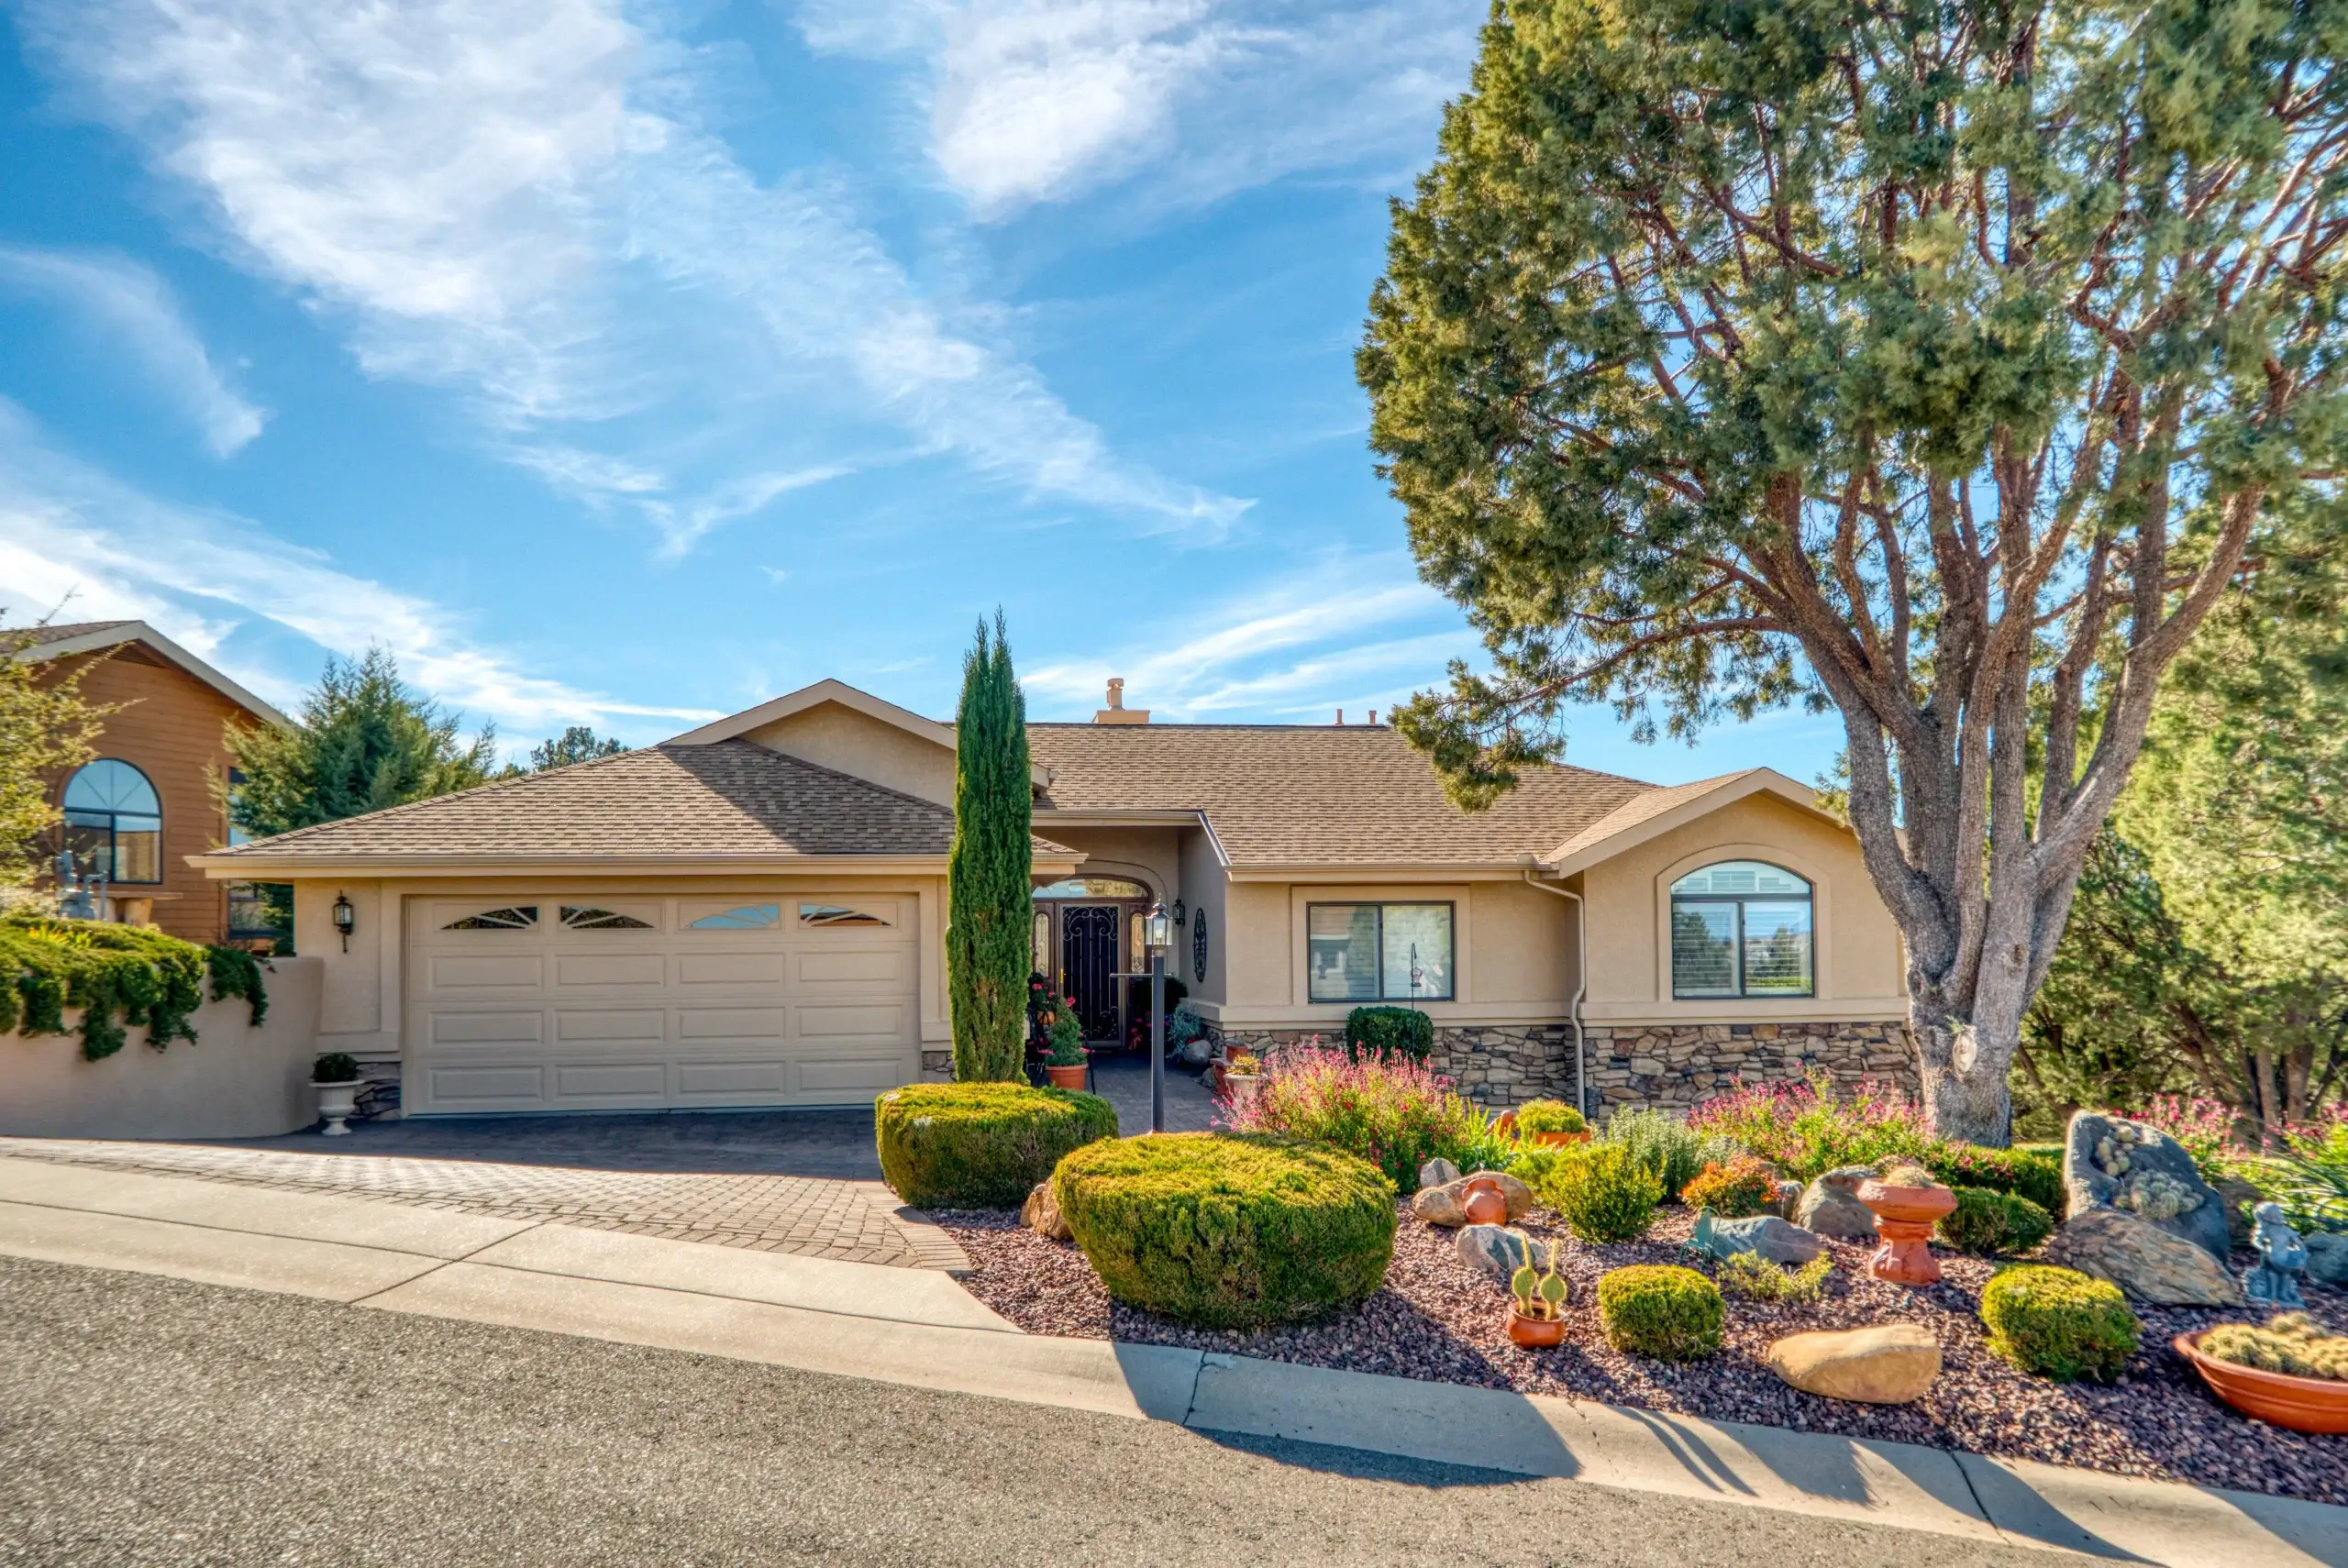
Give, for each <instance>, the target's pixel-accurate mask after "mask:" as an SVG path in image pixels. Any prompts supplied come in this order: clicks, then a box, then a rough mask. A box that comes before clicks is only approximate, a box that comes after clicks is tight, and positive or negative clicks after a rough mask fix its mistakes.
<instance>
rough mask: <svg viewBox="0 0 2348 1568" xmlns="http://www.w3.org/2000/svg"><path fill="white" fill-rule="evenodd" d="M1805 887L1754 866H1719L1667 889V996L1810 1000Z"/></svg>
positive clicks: (1812, 971)
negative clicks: (1669, 964) (1669, 980)
mask: <svg viewBox="0 0 2348 1568" xmlns="http://www.w3.org/2000/svg"><path fill="white" fill-rule="evenodd" d="M1813 936H1814V930H1813V925H1812V919H1811V887H1810V884H1809V883H1808V882H1805V881H1804V880H1802V879H1801V878H1800V877H1797V876H1795V875H1794V874H1793V873H1792V872H1790V871H1787V870H1782V869H1780V868H1779V867H1775V866H1769V865H1766V864H1764V863H1763V862H1761V861H1758V860H1723V861H1722V862H1721V863H1720V864H1718V865H1716V866H1707V867H1704V868H1703V869H1702V870H1700V871H1691V872H1689V874H1688V875H1687V876H1685V877H1682V878H1679V880H1678V881H1677V882H1674V883H1673V884H1672V885H1671V994H1672V996H1673V997H1675V998H1677V999H1683V1000H1700V999H1705V998H1711V997H1807V996H1812V995H1815V994H1816V990H1817V985H1816V966H1815V958H1814V954H1813V948H1814V945H1815V944H1814V942H1813Z"/></svg>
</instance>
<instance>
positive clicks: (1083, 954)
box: [1060, 904, 1123, 1040]
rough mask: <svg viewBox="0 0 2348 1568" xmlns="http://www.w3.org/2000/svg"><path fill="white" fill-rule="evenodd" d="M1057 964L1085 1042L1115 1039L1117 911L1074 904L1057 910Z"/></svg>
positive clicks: (1106, 906) (1109, 905)
mask: <svg viewBox="0 0 2348 1568" xmlns="http://www.w3.org/2000/svg"><path fill="white" fill-rule="evenodd" d="M1060 962H1061V964H1062V965H1063V966H1065V972H1066V974H1067V976H1068V993H1069V995H1070V996H1072V997H1074V998H1075V999H1076V1016H1077V1017H1078V1018H1079V1019H1080V1020H1081V1021H1083V1024H1084V1037H1085V1038H1086V1039H1087V1040H1115V1039H1116V1038H1117V988H1118V987H1119V985H1121V984H1122V983H1123V982H1121V981H1119V980H1118V979H1117V978H1116V973H1117V909H1116V906H1115V905H1113V904H1074V905H1069V906H1065V907H1063V908H1062V909H1061V911H1060Z"/></svg>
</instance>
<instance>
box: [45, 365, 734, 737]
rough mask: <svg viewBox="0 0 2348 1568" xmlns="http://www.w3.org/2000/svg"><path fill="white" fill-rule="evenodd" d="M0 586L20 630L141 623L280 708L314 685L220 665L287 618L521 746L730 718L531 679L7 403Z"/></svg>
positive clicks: (430, 619)
mask: <svg viewBox="0 0 2348 1568" xmlns="http://www.w3.org/2000/svg"><path fill="white" fill-rule="evenodd" d="M0 582H5V583H6V584H7V585H8V595H7V603H6V610H7V611H8V614H9V618H10V619H11V620H12V621H23V620H28V619H31V618H33V617H35V616H38V615H39V614H41V613H46V612H47V611H49V610H50V609H52V608H54V607H55V606H57V605H58V604H60V603H61V602H67V603H69V604H70V609H69V612H68V613H69V614H70V615H71V616H72V617H74V618H81V617H84V616H87V617H115V616H123V617H135V618H137V619H140V620H144V621H147V622H149V623H150V624H153V625H155V626H156V627H158V628H159V629H161V631H162V632H163V633H164V634H165V635H168V636H170V637H172V638H173V639H174V640H176V641H179V642H182V643H184V644H186V645H187V646H189V647H190V648H192V649H194V651H195V652H197V653H199V654H201V655H203V656H204V657H207V658H217V659H219V660H220V662H221V663H222V665H223V667H224V668H227V669H229V671H230V672H231V673H232V674H234V675H236V676H237V677H238V679H243V680H247V681H248V682H249V684H251V685H252V686H253V687H254V688H255V690H260V691H262V692H264V693H267V694H268V695H270V696H271V697H274V698H279V699H290V698H291V696H292V695H293V693H294V690H296V689H297V688H298V687H299V686H300V685H301V684H302V681H301V679H288V678H287V676H286V675H285V674H283V673H282V672H279V671H274V670H269V669H254V668H241V667H239V666H238V664H237V662H236V661H235V660H234V659H233V658H230V657H227V656H225V655H224V654H223V653H222V648H223V645H224V644H225V643H226V641H227V638H228V637H229V636H230V635H231V634H233V633H234V632H235V631H236V630H237V628H238V626H240V625H242V624H245V623H248V622H251V621H254V620H265V621H270V622H274V623H275V624H278V625H280V626H282V627H284V628H286V629H287V630H289V631H292V632H294V633H297V634H299V635H302V636H304V637H305V638H307V639H308V640H309V641H311V642H312V643H315V644H316V645H317V646H319V647H321V648H326V649H329V650H332V651H334V652H337V653H341V654H345V655H354V654H357V653H360V652H361V651H363V650H364V649H365V648H367V647H368V646H370V645H371V644H381V645H382V646H384V647H387V648H389V649H390V650H391V651H392V652H393V654H395V655H396V656H398V658H399V661H400V665H401V668H402V670H403V671H404V673H405V674H406V675H407V677H408V678H409V679H411V680H413V681H415V683H416V684H417V685H418V686H420V687H422V688H423V689H424V690H427V691H429V692H431V693H433V694H434V695H435V696H437V697H439V698H442V699H443V700H445V701H449V702H451V703H453V704H455V705H457V706H458V707H460V708H462V709H464V710H465V711H467V712H470V713H472V714H474V715H476V716H485V717H488V718H491V719H493V720H495V721H496V722H497V723H498V724H499V725H500V726H501V727H502V728H504V729H505V730H507V731H509V732H516V733H519V734H540V733H544V732H547V731H548V730H550V729H552V728H554V727H555V726H558V725H560V724H564V723H577V722H578V721H579V720H580V719H581V718H582V717H603V718H612V717H619V718H659V719H685V720H692V721H697V722H706V721H708V720H710V719H714V718H716V717H718V716H719V715H717V714H715V713H714V712H707V711H705V710H702V709H693V708H671V707H659V706H651V705H647V704H642V703H636V702H628V701H616V700H614V699H612V698H608V697H604V696H601V695H599V694H597V693H595V692H592V691H585V690H580V689H578V688H576V687H573V686H570V685H568V684H566V683H565V682H563V681H560V680H556V679H548V678H547V677H544V676H538V675H533V674H531V673H529V672H528V671H527V670H526V669H524V668H521V667H520V666H519V665H518V664H517V663H516V661H515V659H514V658H513V657H511V656H510V655H507V654H504V653H502V652H500V651H498V650H497V649H496V648H494V647H493V646H488V645H486V644H483V643H482V642H479V641H477V640H475V639H474V638H472V637H471V635H468V634H467V632H466V630H465V628H464V627H463V625H462V624H461V622H460V619H459V618H458V617H457V616H454V615H452V614H450V613H448V612H447V611H445V610H443V609H442V608H440V607H439V606H437V605H436V604H433V603H431V602H429V601H426V600H423V599H419V598H416V597H415V596H414V595H413V594H407V593H402V592H400V591H397V590H395V589H391V588H387V587H385V586H384V585H382V583H379V582H374V581H371V580H368V579H365V578H360V577H354V576H352V575H351V574H349V573H348V572H345V571H342V570H340V569H338V568H337V567H336V566H335V565H334V563H333V561H332V560H331V559H330V558H327V556H325V555H322V554H320V553H319V552H317V551H315V550H306V549H303V548H301V547H297V546H294V545H290V544H287V543H286V542H285V541H283V540H282V539H277V538H273V537H271V536H269V535H267V534H265V533H263V532H262V531H261V530H260V528H258V527H256V526H255V525H252V524H251V523H249V522H247V521H246V520H245V519H243V518H240V517H237V516H234V515H232V514H229V513H220V512H212V511H199V510H193V509H189V508H183V507H179V506H174V505H172V504H171V503H170V502H163V501H159V500H157V499H155V498H154V497H152V496H150V495H147V494H145V493H144V492H142V491H138V490H136V489H134V488H132V487H130V486H128V485H126V484H123V483H121V482H119V481H117V480H115V479H113V478H112V477H110V476H108V475H106V474H105V473H102V472H100V471H98V470H97V469H93V468H91V467H90V466H89V465H88V464H86V463H83V462H82V461H80V460H78V459H76V458H72V457H70V456H67V455H66V454H64V453H61V452H60V451H58V450H57V449H56V448H55V447H53V446H51V445H50V443H48V442H47V441H46V440H45V439H43V437H42V436H41V434H40V432H39V429H38V428H37V427H36V425H34V423H33V421H32V420H31V418H30V416H28V414H26V413H25V412H24V411H23V410H22V409H20V408H18V407H17V405H16V404H14V403H9V402H7V401H6V400H5V399H0ZM69 595H70V596H71V598H70V601H69V599H68V596H69Z"/></svg>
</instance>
